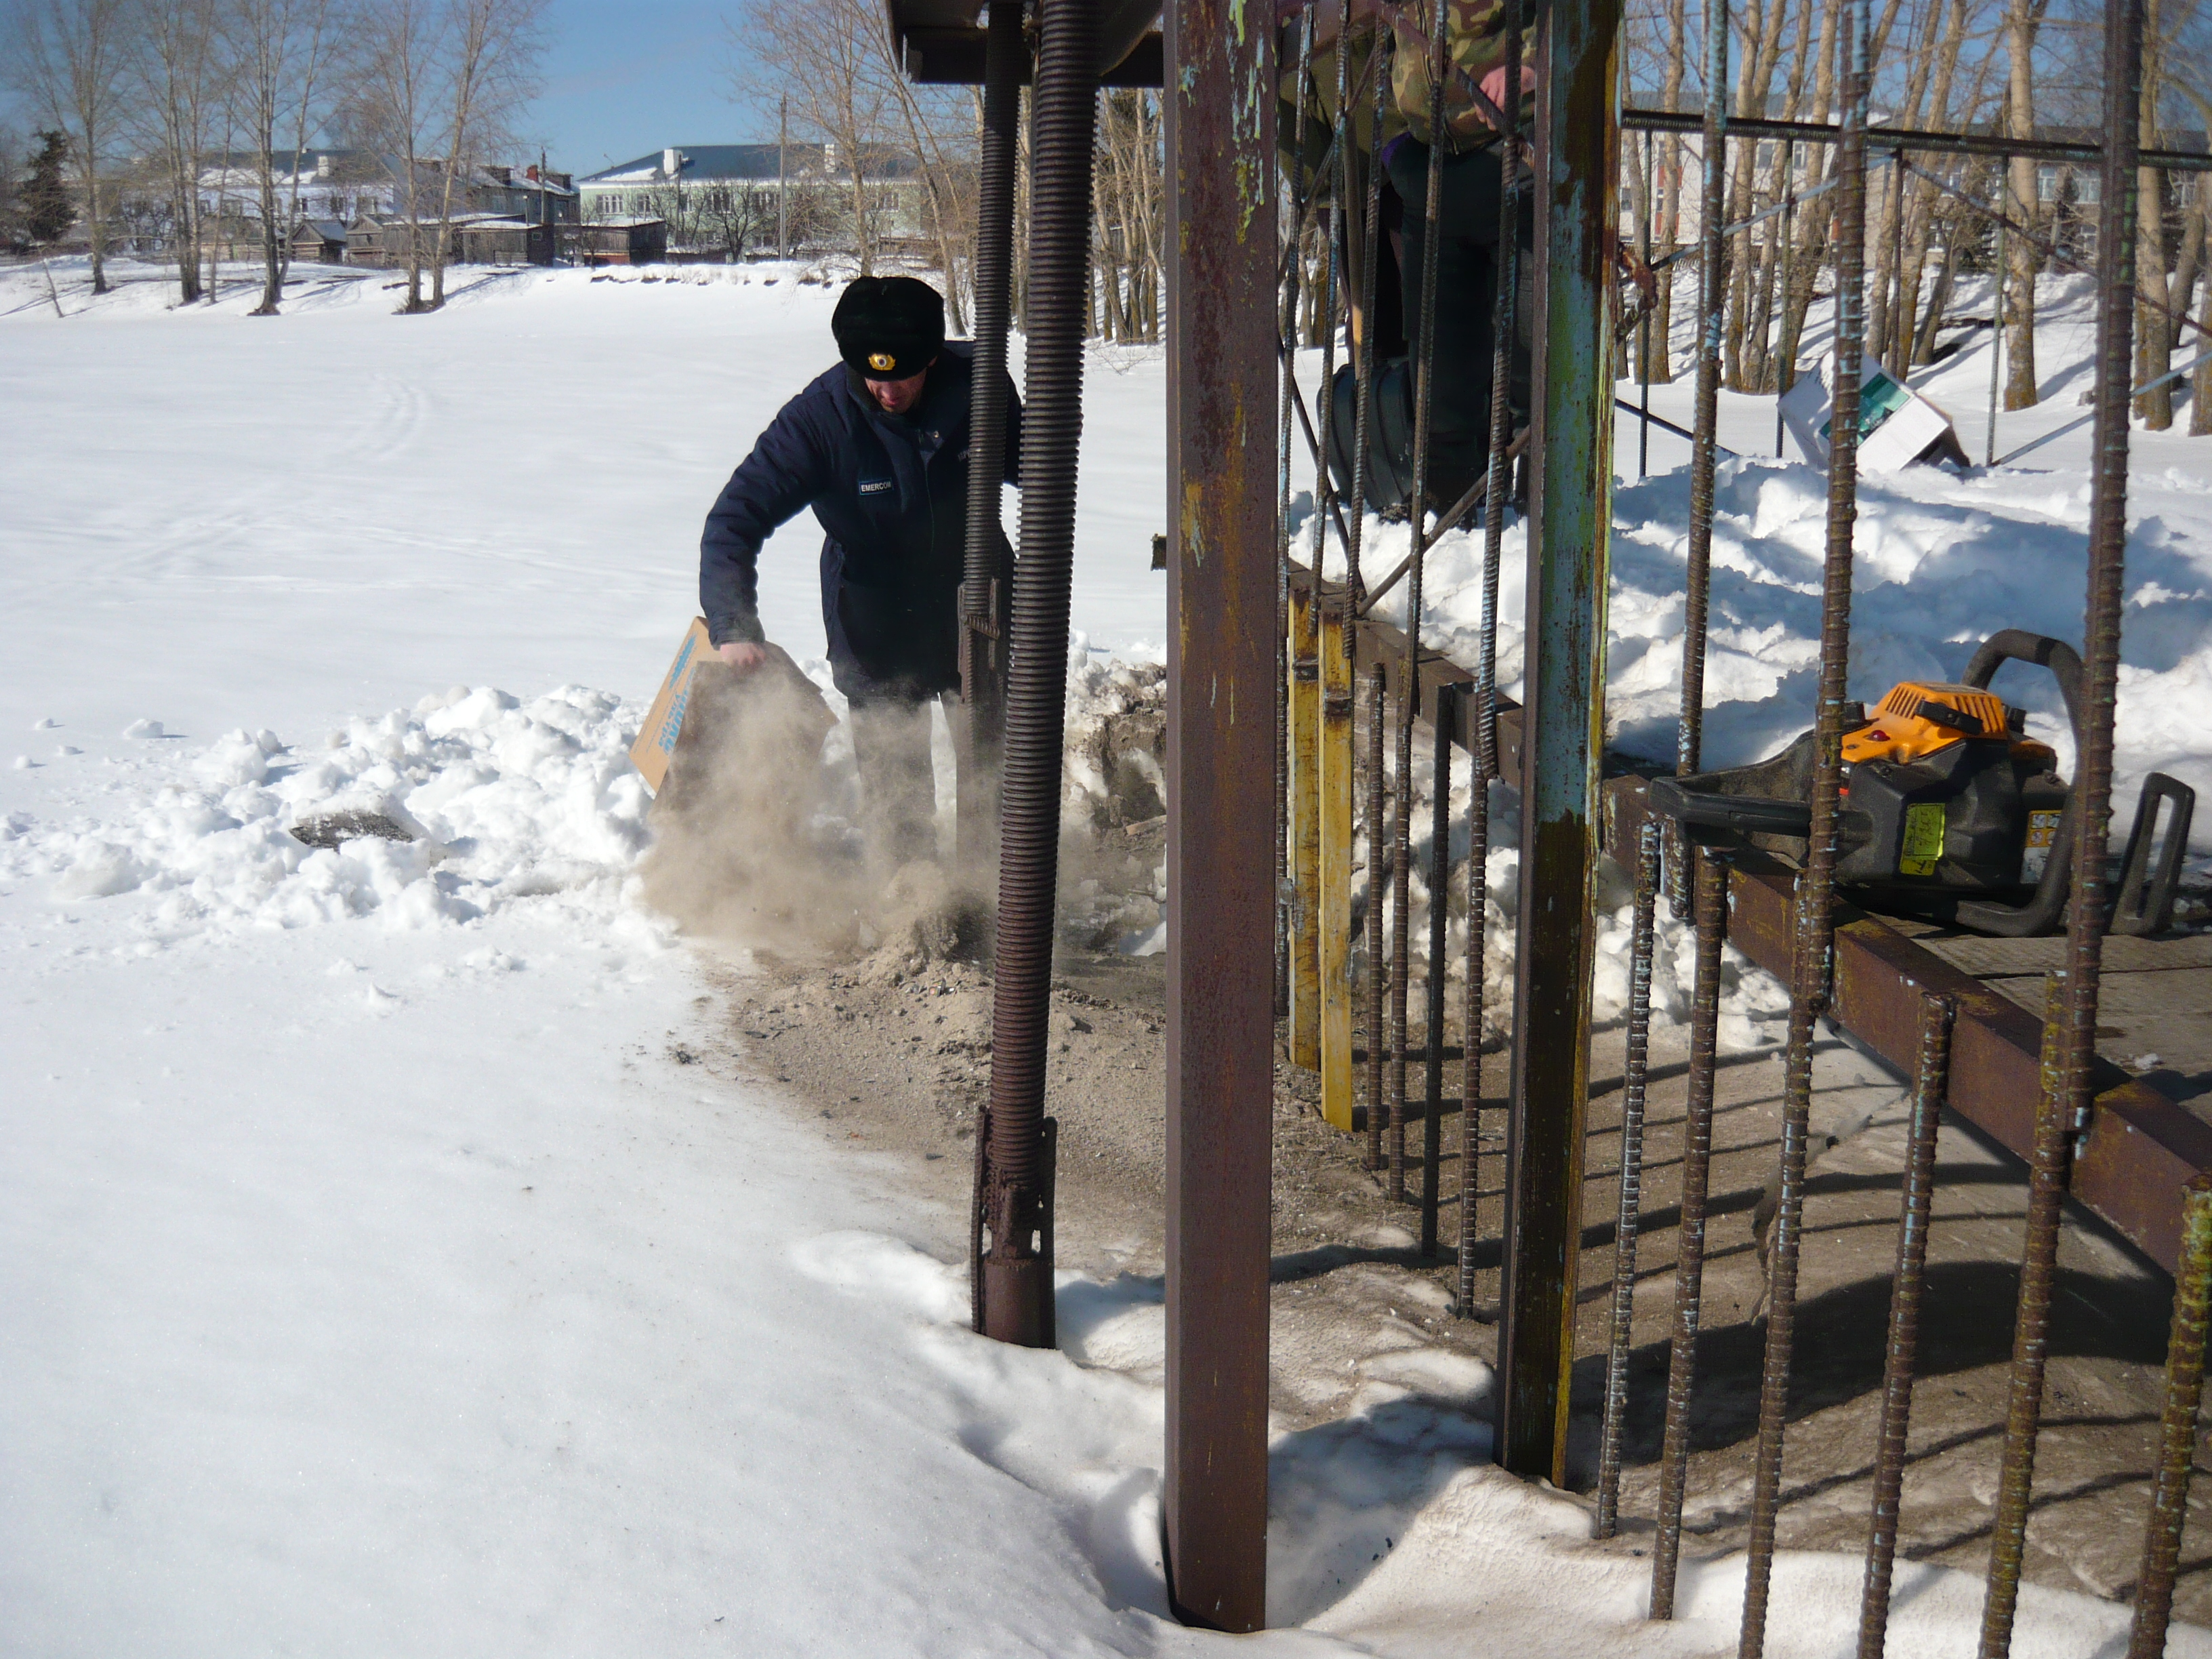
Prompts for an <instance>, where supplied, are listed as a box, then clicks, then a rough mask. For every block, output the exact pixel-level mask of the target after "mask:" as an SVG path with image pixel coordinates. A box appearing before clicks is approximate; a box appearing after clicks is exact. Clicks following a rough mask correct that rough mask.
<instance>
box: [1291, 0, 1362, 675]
mask: <svg viewBox="0 0 2212 1659" xmlns="http://www.w3.org/2000/svg"><path fill="white" fill-rule="evenodd" d="M1346 21H1347V22H1348V21H1349V20H1348V19H1347V20H1346ZM1350 33H1351V31H1350V30H1349V29H1348V28H1346V27H1342V26H1340V27H1339V28H1338V30H1337V36H1336V125H1335V131H1334V132H1333V133H1332V134H1331V135H1330V139H1329V154H1328V159H1327V160H1326V161H1324V162H1323V163H1322V167H1323V169H1324V171H1325V174H1326V178H1327V187H1328V264H1327V274H1326V275H1325V276H1323V278H1322V305H1321V381H1320V384H1319V385H1318V386H1316V389H1315V392H1314V422H1313V423H1314V513H1313V574H1314V582H1315V587H1314V592H1315V594H1316V598H1317V597H1318V595H1319V594H1320V592H1321V587H1320V582H1321V578H1322V556H1323V554H1324V553H1325V552H1326V550H1327V549H1328V521H1329V514H1330V513H1331V512H1332V511H1333V510H1334V508H1335V507H1336V477H1335V474H1334V473H1333V472H1332V471H1330V470H1329V464H1328V459H1329V428H1330V426H1331V424H1332V423H1333V422H1334V417H1335V414H1336V307H1337V275H1338V272H1337V257H1338V242H1339V239H1340V238H1341V237H1342V235H1343V234H1344V191H1345V183H1346V161H1345V156H1346V153H1347V150H1348V149H1349V146H1348V145H1347V144H1346V137H1348V136H1349V134H1350V131H1351V127H1352V120H1351V116H1350V113H1349V111H1348V110H1347V108H1346V106H1347V105H1348V103H1349V102H1350V100H1351V97H1352V51H1351V46H1352V42H1351V39H1350ZM1303 91H1304V89H1303V88H1301V94H1302V95H1303ZM1320 183H1321V181H1320V180H1316V187H1319V185H1320ZM1358 512H1359V503H1358V502H1357V501H1354V502H1353V503H1352V513H1353V514H1354V516H1357V515H1358ZM1339 523H1340V525H1342V529H1341V532H1340V533H1341V535H1342V538H1343V539H1344V541H1345V544H1346V547H1347V548H1348V547H1349V546H1350V544H1351V539H1352V526H1350V525H1348V524H1343V523H1342V520H1341V519H1340V520H1339ZM1310 617H1311V629H1312V637H1313V642H1314V645H1315V647H1316V649H1317V648H1318V647H1319V642H1320V640H1321V606H1320V605H1319V604H1318V603H1316V604H1315V605H1312V606H1311V607H1310Z"/></svg>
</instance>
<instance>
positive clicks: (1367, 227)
mask: <svg viewBox="0 0 2212 1659" xmlns="http://www.w3.org/2000/svg"><path fill="white" fill-rule="evenodd" d="M1342 38H1343V37H1341V36H1340V39H1342ZM1385 39H1386V37H1385V36H1384V35H1383V31H1382V29H1381V28H1380V27H1379V26H1378V27H1377V28H1376V32H1375V36H1374V40H1373V44H1372V45H1370V46H1369V48H1368V65H1367V78H1368V80H1369V81H1370V82H1371V83H1372V84H1373V87H1374V89H1375V107H1374V110H1373V112H1372V114H1373V125H1371V126H1370V127H1369V128H1368V131H1369V133H1370V135H1371V144H1370V149H1369V152H1368V157H1367V212H1366V216H1364V218H1363V219H1362V221H1361V228H1362V229H1363V231H1364V234H1365V235H1366V239H1367V249H1366V257H1365V258H1364V259H1362V260H1361V261H1360V266H1359V291H1360V301H1359V317H1360V328H1359V338H1358V342H1357V343H1356V345H1355V349H1354V351H1353V354H1352V362H1353V364H1354V368H1353V369H1352V376H1353V380H1354V384H1355V387H1356V391H1357V395H1358V406H1357V409H1356V411H1355V413H1354V414H1353V416H1352V512H1351V514H1350V522H1349V523H1348V524H1347V525H1346V531H1345V538H1344V562H1345V568H1346V575H1345V581H1346V586H1349V587H1350V588H1351V590H1352V611H1353V612H1354V614H1357V613H1358V609H1359V606H1360V605H1361V603H1362V601H1363V600H1364V599H1365V598H1366V592H1367V584H1366V580H1365V578H1364V577H1363V576H1362V575H1361V574H1360V571H1359V550H1360V545H1361V538H1363V537H1364V534H1365V533H1366V529H1367V428H1368V423H1369V422H1370V420H1371V419H1372V417H1373V416H1374V413H1375V295H1376V282H1377V281H1378V280H1379V279H1378V278H1377V276H1376V270H1375V268H1376V265H1377V264H1379V263H1380V262H1381V260H1382V258H1383V156H1382V149H1383V100H1384V99H1385V98H1386V97H1388V96H1389V87H1390V81H1389V75H1388V73H1387V72H1386V71H1385V69H1384V65H1383V53H1384V46H1385ZM1344 644H1345V649H1346V650H1347V651H1348V650H1350V649H1351V648H1352V630H1351V629H1348V628H1347V629H1345V630H1344ZM1368 1047H1369V1048H1374V1047H1375V1040H1374V1038H1373V1036H1370V1037H1369V1039H1368Z"/></svg>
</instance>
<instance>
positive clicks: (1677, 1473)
mask: <svg viewBox="0 0 2212 1659" xmlns="http://www.w3.org/2000/svg"><path fill="white" fill-rule="evenodd" d="M1690 908H1691V914H1692V919H1693V921H1694V922H1695V924H1696V927H1697V970H1696V976H1695V978H1694V980H1693V981H1692V989H1691V1003H1690V1074H1689V1078H1688V1081H1687V1085H1686V1091H1685V1097H1684V1103H1683V1109H1682V1200H1681V1213H1682V1220H1681V1227H1680V1234H1679V1240H1680V1242H1679V1243H1677V1245H1676V1247H1675V1253H1674V1335H1673V1338H1672V1340H1671V1342H1670V1343H1669V1346H1668V1356H1667V1423H1666V1427H1665V1429H1664V1431H1662V1435H1661V1438H1660V1445H1659V1517H1658V1526H1657V1528H1656V1533H1655V1534H1654V1536H1653V1539H1652V1543H1651V1614H1650V1616H1651V1617H1652V1618H1654V1619H1672V1618H1673V1617H1674V1579H1675V1574H1676V1571H1677V1570H1678V1569H1679V1568H1680V1565H1681V1558H1682V1498H1683V1494H1684V1492H1685V1490H1686V1485H1687V1482H1688V1478H1689V1468H1690V1395H1691V1390H1692V1388H1693V1387H1694V1386H1695V1384H1696V1381H1697V1370H1698V1324H1699V1314H1700V1312H1701V1309H1702V1303H1703V1297H1704V1295H1705V1200H1706V1196H1707V1192H1708V1189H1709V1188H1710V1186H1711V1181H1712V1168H1713V1066H1714V1062H1715V1060H1717V1058H1718V1054H1719V1048H1720V1024H1721V945H1722V944H1723V942H1724V940H1725V939H1726V937H1727V933H1726V929H1727V925H1728V866H1727V864H1726V863H1725V862H1724V861H1723V859H1722V857H1721V855H1720V854H1717V853H1716V852H1714V851H1713V850H1712V849H1711V848H1705V847H1700V848H1694V849H1692V853H1691V854H1690Z"/></svg>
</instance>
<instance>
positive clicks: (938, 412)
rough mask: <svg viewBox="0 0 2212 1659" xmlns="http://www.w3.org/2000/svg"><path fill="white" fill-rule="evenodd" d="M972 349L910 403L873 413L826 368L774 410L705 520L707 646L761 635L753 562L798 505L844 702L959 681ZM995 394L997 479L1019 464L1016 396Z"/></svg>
mask: <svg viewBox="0 0 2212 1659" xmlns="http://www.w3.org/2000/svg"><path fill="white" fill-rule="evenodd" d="M974 350H975V348H974V347H973V346H972V345H971V344H969V343H967V342H965V341H953V342H948V343H946V344H945V348H944V349H943V350H942V351H941V352H940V353H939V356H938V359H937V361H936V362H935V363H933V365H931V367H930V370H929V379H928V381H927V384H926V385H925V386H923V388H922V396H921V402H920V403H918V404H915V407H914V408H913V409H911V410H908V412H907V413H906V414H904V415H886V414H885V413H884V411H883V410H882V409H881V408H879V407H878V405H877V404H876V401H875V399H874V398H872V397H870V396H869V395H868V391H867V386H866V382H865V381H863V380H861V379H860V377H859V376H858V375H856V374H854V373H853V371H852V370H851V369H849V368H847V367H846V366H845V365H844V364H842V363H840V364H838V365H837V367H836V368H833V369H831V370H829V373H827V374H823V376H821V377H820V378H819V379H818V380H815V381H814V382H813V384H812V385H811V386H808V387H807V388H806V389H805V391H803V392H800V393H799V395H798V396H797V397H795V398H793V399H792V400H791V401H790V402H789V403H787V404H785V405H784V406H783V408H782V410H781V411H780V412H779V413H778V414H777V416H776V417H775V420H774V421H773V422H769V428H768V430H767V431H765V432H763V433H762V434H761V435H760V438H759V440H758V441H757V442H756V443H755V444H754V445H753V452H752V453H751V454H750V455H748V456H746V457H745V459H744V461H743V462H742V463H741V464H740V465H738V470H737V471H736V472H734V473H732V475H731V477H730V482H729V483H728V484H727V485H726V486H725V487H724V489H723V490H722V494H721V498H720V500H718V501H716V502H715V503H714V510H713V511H712V512H710V513H708V514H707V528H706V532H705V533H704V534H703V535H702V536H701V537H700V538H699V604H700V608H701V609H702V611H704V612H705V614H706V617H707V626H708V629H709V631H710V632H711V634H712V635H713V637H714V643H715V644H716V645H720V644H721V643H722V642H723V641H726V640H755V641H757V640H759V639H761V638H763V635H762V633H761V624H760V610H759V592H760V581H759V574H758V569H757V561H758V559H759V556H760V550H761V544H762V543H763V542H764V541H766V540H767V539H768V538H769V534H770V533H771V532H774V531H775V529H776V528H777V526H780V525H782V524H784V523H786V522H787V520H791V519H793V518H795V517H797V516H798V514H799V509H800V508H801V507H812V508H813V509H814V516H815V518H816V519H817V520H820V522H821V525H822V529H823V533H824V539H823V544H822V622H823V627H824V629H827V631H828V633H829V665H830V669H831V671H832V674H833V676H834V678H836V683H837V689H838V690H841V691H842V692H844V693H845V694H846V695H847V696H860V697H867V696H905V697H923V696H933V695H934V694H935V693H937V692H939V691H946V690H951V689H952V688H954V687H956V686H957V685H958V684H960V653H959V631H958V629H959V622H958V598H959V587H960V580H961V574H962V563H963V554H964V552H965V549H966V545H967V535H968V408H969V391H970V388H971V386H972V385H973V377H974V374H975V364H974V362H973V354H974ZM1002 389H1003V392H1004V395H1005V397H1006V482H1007V483H1016V482H1018V477H1019V469H1020V465H1021V400H1020V398H1018V397H1017V396H1016V395H1015V393H1014V387H1013V382H1012V380H1004V379H1003V378H1002Z"/></svg>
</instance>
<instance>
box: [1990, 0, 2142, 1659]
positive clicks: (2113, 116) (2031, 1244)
mask: <svg viewBox="0 0 2212 1659" xmlns="http://www.w3.org/2000/svg"><path fill="white" fill-rule="evenodd" d="M2142 37H2143V14H2142V0H2106V7H2105V134H2104V180H2103V185H2102V189H2101V191H2100V194H2099V197H2098V204H2097V356H2096V374H2097V380H2096V390H2095V397H2096V426H2095V437H2094V440H2093V452H2094V454H2095V457H2096V459H2095V471H2094V473H2093V477H2092V478H2091V480H2090V501H2089V579H2088V592H2087V605H2086V614H2085V616H2084V617H2083V627H2082V637H2083V643H2084V649H2083V651H2082V653H2081V658H2082V661H2081V680H2082V700H2083V702H2084V705H2085V707H2084V708H2083V709H2082V714H2081V727H2082V731H2081V744H2080V753H2079V754H2078V755H2077V756H2076V757H2075V768H2074V782H2073V786H2072V796H2073V800H2074V802H2075V804H2077V805H2078V807H2079V813H2080V815H2079V817H2077V818H2076V820H2075V823H2077V825H2078V826H2079V827H2078V829H2077V830H2076V833H2075V837H2074V848H2073V855H2074V870H2073V884H2072V889H2071V892H2070V895H2069V899H2068V905H2067V920H2066V983H2065V987H2064V1006H2063V1016H2062V1025H2063V1046H2062V1048H2061V1051H2060V1059H2059V1066H2060V1072H2059V1076H2058V1078H2057V1088H2056V1089H2055V1090H2053V1091H2051V1099H2050V1100H2049V1101H2048V1102H2047V1107H2048V1109H2047V1110H2045V1112H2043V1113H2040V1114H2039V1115H2038V1119H2037V1123H2036V1141H2035V1152H2036V1156H2035V1160H2034V1164H2033V1171H2032V1173H2031V1175H2030V1176H2029V1182H2028V1249H2027V1252H2026V1253H2025V1254H2024V1255H2023V1256H2022V1260H2021V1293H2020V1315H2019V1322H2018V1324H2017V1325H2016V1327H2015V1331H2014V1338H2013V1354H2014V1362H2013V1387H2012V1395H2013V1399H2012V1407H2013V1409H2012V1410H2011V1411H2010V1412H2009V1413H2008V1416H2007V1422H2006V1431H2005V1457H2004V1468H2003V1474H2002V1478H2001V1479H2000V1480H1999V1483H1998V1488H1997V1513H1996V1520H1995V1522H1994V1523H1993V1525H1992V1527H1991V1530H1990V1581H1989V1592H1988V1596H1987V1599H1986V1600H1985V1601H1984V1604H1983V1609H1982V1639H1981V1652H1982V1659H2003V1656H2005V1655H2006V1654H2008V1653H2009V1652H2010V1651H2011V1648H2012V1626H2013V1617H2014V1614H2015V1611H2016V1610H2017V1607H2018V1603H2019V1596H2020V1563H2021V1557H2022V1555H2023V1554H2024V1553H2025V1551H2026V1549H2027V1513H2028V1504H2029V1500H2030V1496H2031V1491H2032V1488H2033V1484H2034V1476H2035V1442H2036V1431H2037V1428H2038V1426H2039V1419H2040V1417H2041V1414H2042V1407H2043V1367H2044V1358H2045V1348H2046V1346H2047V1344H2048V1340H2049V1300H2050V1282H2051V1275H2052V1273H2053V1272H2054V1271H2055V1268H2056V1261H2057V1245H2058V1222H2059V1209H2060V1206H2061V1205H2062V1204H2063V1200H2064V1197H2065V1189H2066V1182H2067V1177H2068V1166H2069V1146H2068V1137H2069V1136H2070V1135H2076V1134H2081V1133H2086V1132H2087V1130H2088V1128H2089V1127H2090V1117H2091V1112H2092V1110H2093V1101H2094V1096H2095V1086H2096V1085H2095V1082H2094V1079H2093V1068H2094V1066H2095V1064H2096V1058H2097V1004H2098V995H2099V991H2100V977H2101V973H2102V969H2103V966H2104V940H2105V929H2106V926H2107V924H2108V922H2109V921H2110V920H2111V909H2112V878H2111V871H2110V852H2111V849H2110V842H2111V836H2112V726H2113V715H2114V705H2115V702H2116V699H2117V696H2118V681H2119V659H2120V605H2121V582H2122V578H2123V576H2124V574H2125V562H2126V552H2127V512H2128V442H2129V426H2128V420H2129V410H2128V402H2129V390H2130V384H2131V380H2132V374H2133V369H2134V353H2135V298H2136V191H2137V189H2138V179H2139V176H2140V175H2139V174H2138V173H2137V171H2136V151H2137V144H2138V138H2139V135H2140V128H2139V126H2138V121H2139V118H2140V116H2141V110H2142V49H2143V38H2142ZM2024 298H2025V296H2024ZM2045 1117H2048V1118H2050V1119H2051V1123H2050V1124H2049V1125H2047V1126H2046V1125H2045V1122H2044V1121H2043V1120H2044V1119H2045ZM2046 1133H2048V1135H2049V1137H2050V1139H2051V1145H2050V1146H2047V1147H2046V1146H2045V1138H2046ZM2031 1292H2033V1296H2034V1297H2035V1298H2036V1300H2037V1301H2038V1302H2039V1304H2040V1306H2039V1307H2038V1306H2033V1305H2032V1304H2031Z"/></svg>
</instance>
